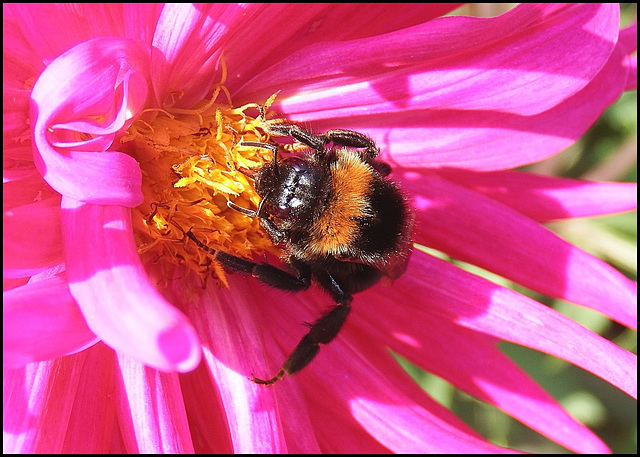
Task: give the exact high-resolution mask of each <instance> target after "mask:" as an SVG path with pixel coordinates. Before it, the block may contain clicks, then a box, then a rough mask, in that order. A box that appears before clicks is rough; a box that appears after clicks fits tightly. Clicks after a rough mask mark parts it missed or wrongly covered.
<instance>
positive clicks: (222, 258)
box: [186, 230, 311, 292]
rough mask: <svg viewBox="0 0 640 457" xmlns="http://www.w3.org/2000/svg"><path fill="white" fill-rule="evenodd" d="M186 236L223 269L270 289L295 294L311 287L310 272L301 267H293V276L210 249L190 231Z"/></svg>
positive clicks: (270, 266) (268, 266) (271, 267)
mask: <svg viewBox="0 0 640 457" xmlns="http://www.w3.org/2000/svg"><path fill="white" fill-rule="evenodd" d="M186 235H187V236H188V237H189V238H190V239H191V240H192V241H193V242H194V243H196V245H198V247H199V248H200V249H203V250H204V251H206V252H208V253H209V254H211V257H212V258H213V259H214V260H215V261H217V262H220V263H221V264H222V265H223V266H224V267H226V268H228V269H229V270H232V271H236V272H238V273H244V274H248V275H251V276H253V277H254V278H256V279H258V280H259V281H262V282H263V283H265V284H267V285H269V286H271V287H275V288H277V289H281V290H288V291H291V292H297V291H300V290H305V289H308V288H309V286H310V285H311V272H309V271H308V270H307V269H305V268H303V266H302V265H300V266H297V265H294V268H296V275H293V274H291V273H289V272H288V271H285V270H281V269H280V268H278V267H275V266H273V265H269V264H268V263H258V262H253V261H251V260H247V259H243V258H242V257H238V256H235V255H233V254H229V253H227V252H224V251H219V250H217V249H213V248H210V247H209V246H207V245H206V244H204V243H203V242H201V241H200V240H199V239H198V238H197V237H196V236H195V235H194V234H193V232H192V231H191V230H189V231H188V232H187V233H186Z"/></svg>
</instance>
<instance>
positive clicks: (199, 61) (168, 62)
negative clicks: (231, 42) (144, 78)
mask: <svg viewBox="0 0 640 457" xmlns="http://www.w3.org/2000/svg"><path fill="white" fill-rule="evenodd" d="M244 15H246V11H245V8H244V7H242V6H240V5H236V4H231V3H220V4H201V5H192V4H167V5H165V6H164V8H163V9H162V13H161V14H160V17H159V18H158V21H157V26H156V30H155V33H154V37H153V47H152V54H151V69H152V74H151V80H152V81H153V87H154V92H155V97H156V100H157V104H158V106H165V105H166V104H167V103H169V102H170V101H171V99H167V100H165V98H167V97H172V96H173V97H175V96H176V94H182V97H183V98H182V99H181V100H180V102H179V105H180V106H186V107H191V106H193V105H194V104H195V103H196V102H198V101H200V100H202V99H203V98H204V97H205V96H206V95H207V94H210V92H211V90H210V88H211V85H212V84H213V83H214V82H216V80H219V78H220V74H219V72H217V71H215V70H216V67H217V65H218V59H219V57H220V54H221V52H222V49H223V47H224V44H225V43H226V41H227V40H228V39H229V36H230V32H236V28H235V27H233V28H230V26H231V25H232V24H234V23H236V22H238V20H239V19H241V18H242V17H243V16H244Z"/></svg>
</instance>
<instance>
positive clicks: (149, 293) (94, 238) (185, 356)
mask: <svg viewBox="0 0 640 457" xmlns="http://www.w3.org/2000/svg"><path fill="white" fill-rule="evenodd" d="M62 209H63V226H62V228H63V234H64V242H65V245H64V246H65V255H66V261H67V270H68V272H67V275H68V279H69V287H70V290H71V293H72V295H73V296H74V298H75V299H76V300H77V302H78V305H79V306H80V309H81V310H82V313H83V314H84V316H85V318H86V319H87V324H88V325H89V328H91V330H93V331H94V332H95V333H96V335H98V336H99V337H100V338H102V339H103V340H104V342H105V343H106V344H108V345H109V346H111V347H113V348H114V349H117V350H119V351H122V352H123V353H124V354H128V355H130V356H131V357H133V358H135V359H136V360H139V361H142V362H144V363H146V364H148V365H151V366H153V367H155V368H158V369H160V370H163V371H174V370H177V371H188V370H192V369H193V368H194V367H195V366H197V365H198V363H199V362H200V344H199V341H198V337H197V335H196V334H195V330H194V329H193V327H192V326H191V324H190V323H189V321H188V320H187V318H186V317H185V316H184V315H183V314H182V313H181V312H179V311H178V310H177V309H176V308H175V307H173V306H172V305H171V304H170V303H168V302H167V301H166V300H165V299H164V298H162V297H161V296H160V294H159V293H158V291H157V288H156V285H155V284H153V283H152V282H151V281H150V279H149V277H148V276H147V274H146V273H145V271H144V269H143V267H142V264H141V263H140V257H139V256H138V252H137V250H136V245H135V241H134V239H133V234H132V228H131V214H130V210H129V209H127V208H123V207H120V206H99V205H90V204H82V203H79V202H75V201H73V200H71V199H69V198H66V197H65V198H63V200H62Z"/></svg>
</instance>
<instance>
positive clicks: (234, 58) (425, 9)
mask: <svg viewBox="0 0 640 457" xmlns="http://www.w3.org/2000/svg"><path fill="white" fill-rule="evenodd" d="M458 6H459V4H453V3H442V4H433V3H412V4H411V5H407V4H398V3H370V4H368V5H367V7H366V8H362V6H361V5H359V4H357V3H331V4H330V3H306V4H301V3H298V4H290V3H288V4H282V3H269V4H262V5H259V6H258V5H255V4H250V5H245V8H246V18H245V19H246V20H245V21H244V22H243V23H241V24H237V25H236V26H237V28H238V30H250V31H251V39H250V40H247V39H245V36H244V33H240V34H237V35H236V36H235V37H234V38H233V39H231V40H230V41H229V43H228V45H227V46H225V50H224V58H225V60H226V62H227V64H228V66H229V68H230V69H232V71H231V72H230V73H229V78H228V80H227V83H226V85H227V87H228V88H229V90H230V91H231V92H232V93H235V92H236V91H237V89H238V87H239V86H240V85H242V84H243V83H245V82H247V81H248V80H249V79H251V78H252V77H253V76H254V75H257V74H259V73H260V72H262V71H264V70H265V69H266V68H269V67H271V66H274V67H279V68H283V67H281V66H280V64H278V62H280V61H281V60H283V59H285V58H286V57H287V56H289V55H291V54H293V53H294V52H296V51H298V50H300V49H302V48H304V47H306V46H313V45H315V44H316V43H324V44H325V45H327V44H328V43H331V42H337V41H347V40H354V39H359V38H365V37H371V36H379V35H382V34H385V33H388V32H393V31H395V30H401V29H404V28H407V27H411V26H414V25H418V24H423V23H425V22H429V21H431V20H432V19H435V18H437V17H440V16H442V15H444V14H446V13H448V12H450V11H452V10H454V9H455V8H457V7H458ZM264 24H269V26H268V27H265V26H264ZM291 24H296V26H295V27H291ZM273 30H278V33H275V34H274V33H273ZM255 43H260V52H255ZM273 87H276V88H279V86H273ZM270 95H271V94H270ZM256 100H258V99H256ZM256 100H252V101H256Z"/></svg>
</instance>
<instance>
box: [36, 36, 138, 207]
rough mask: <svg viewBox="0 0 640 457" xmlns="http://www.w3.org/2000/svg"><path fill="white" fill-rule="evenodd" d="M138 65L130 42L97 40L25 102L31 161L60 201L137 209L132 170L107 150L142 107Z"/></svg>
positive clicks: (70, 55)
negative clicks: (30, 132) (66, 198)
mask: <svg viewBox="0 0 640 457" xmlns="http://www.w3.org/2000/svg"><path fill="white" fill-rule="evenodd" d="M145 59H146V55H145V50H144V48H142V47H141V46H140V45H139V44H137V43H136V42H134V41H129V40H124V39H120V38H97V39H94V40H91V41H87V42H84V43H82V44H80V45H78V46H76V47H75V48H73V49H71V50H70V51H68V52H66V53H65V54H63V55H62V56H60V57H59V58H57V59H56V60H55V61H54V62H52V63H51V64H50V65H49V66H48V67H47V68H46V69H45V70H44V71H43V72H42V74H41V75H40V77H39V78H38V81H37V82H36V84H35V86H34V88H33V92H32V94H31V102H32V103H31V123H32V125H33V141H34V160H35V163H36V166H37V167H38V170H39V171H40V173H41V174H42V176H43V177H44V179H45V180H46V181H47V183H49V185H51V187H53V188H54V189H55V190H56V191H58V192H59V193H61V194H63V195H68V196H70V197H72V198H74V199H76V200H80V201H89V202H93V203H102V204H121V205H126V206H136V205H138V204H140V203H141V202H142V200H143V196H142V192H141V189H140V186H141V179H142V178H141V174H140V168H139V166H138V164H137V162H136V161H135V160H134V159H133V158H132V157H130V156H128V155H126V154H123V153H120V152H108V151H107V149H109V148H110V147H111V146H112V145H113V142H114V139H115V138H116V134H117V133H118V132H120V131H121V130H123V129H125V128H126V127H127V126H128V124H129V123H130V122H131V120H132V118H133V117H134V116H136V115H137V114H138V113H139V112H140V110H141V109H142V106H143V104H144V102H145V99H146V94H147V89H146V76H144V75H145V73H144V72H143V70H144V69H145V61H146V60H145Z"/></svg>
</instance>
